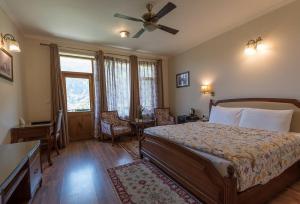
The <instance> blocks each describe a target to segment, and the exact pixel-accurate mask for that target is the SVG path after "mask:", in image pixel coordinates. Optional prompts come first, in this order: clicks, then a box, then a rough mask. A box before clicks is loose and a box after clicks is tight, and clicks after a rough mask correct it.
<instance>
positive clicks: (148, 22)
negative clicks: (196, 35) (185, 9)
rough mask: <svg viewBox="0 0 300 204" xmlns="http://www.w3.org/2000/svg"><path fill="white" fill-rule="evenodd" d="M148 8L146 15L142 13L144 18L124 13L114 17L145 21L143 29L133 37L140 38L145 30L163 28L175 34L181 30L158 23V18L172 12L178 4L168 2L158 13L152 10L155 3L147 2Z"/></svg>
mask: <svg viewBox="0 0 300 204" xmlns="http://www.w3.org/2000/svg"><path fill="white" fill-rule="evenodd" d="M146 8H147V10H148V12H147V13H145V14H144V15H142V19H140V18H134V17H130V16H126V15H123V14H119V13H116V14H115V15H114V17H117V18H123V19H126V20H130V21H137V22H142V23H143V27H144V28H142V29H141V30H139V31H138V32H137V33H136V34H135V35H134V36H133V38H139V37H140V36H141V35H142V34H143V33H144V32H145V31H149V32H151V31H154V30H156V29H157V28H158V29H161V30H163V31H166V32H168V33H171V34H173V35H175V34H176V33H178V31H179V30H176V29H174V28H170V27H168V26H164V25H161V24H158V23H157V22H158V20H159V19H161V18H162V17H164V16H165V15H167V14H168V13H169V12H171V11H172V10H173V9H175V8H176V5H175V4H173V3H171V2H169V3H167V4H166V5H165V6H164V7H163V8H162V9H161V10H160V11H159V12H158V13H157V14H155V13H153V12H152V8H153V5H152V4H150V3H149V4H147V5H146Z"/></svg>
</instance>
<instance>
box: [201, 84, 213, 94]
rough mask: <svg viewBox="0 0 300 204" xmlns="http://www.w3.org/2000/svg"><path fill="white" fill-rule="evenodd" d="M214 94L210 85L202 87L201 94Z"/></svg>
mask: <svg viewBox="0 0 300 204" xmlns="http://www.w3.org/2000/svg"><path fill="white" fill-rule="evenodd" d="M211 92H212V88H211V86H210V85H202V86H201V93H202V94H210V93H211Z"/></svg>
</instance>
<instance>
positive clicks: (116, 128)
mask: <svg viewBox="0 0 300 204" xmlns="http://www.w3.org/2000/svg"><path fill="white" fill-rule="evenodd" d="M113 130H114V134H115V135H120V134H126V133H130V132H131V128H130V127H127V126H114V127H113Z"/></svg>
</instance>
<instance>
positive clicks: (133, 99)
mask: <svg viewBox="0 0 300 204" xmlns="http://www.w3.org/2000/svg"><path fill="white" fill-rule="evenodd" d="M129 61H130V71H131V91H130V111H129V117H130V119H131V120H134V119H135V118H137V117H138V107H139V105H140V94H139V72H138V59H137V56H134V55H132V56H130V58H129Z"/></svg>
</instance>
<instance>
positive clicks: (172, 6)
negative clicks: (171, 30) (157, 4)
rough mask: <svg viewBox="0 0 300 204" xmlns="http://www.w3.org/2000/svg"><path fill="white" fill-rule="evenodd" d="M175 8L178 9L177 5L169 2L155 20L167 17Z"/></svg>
mask: <svg viewBox="0 0 300 204" xmlns="http://www.w3.org/2000/svg"><path fill="white" fill-rule="evenodd" d="M175 8H176V5H175V4H173V3H171V2H169V3H167V4H166V5H165V6H164V7H163V8H162V9H161V10H160V11H159V12H158V13H157V14H156V15H155V16H154V17H153V18H155V19H157V20H158V19H160V18H162V17H163V16H165V15H167V14H168V13H169V12H171V11H172V10H173V9H175Z"/></svg>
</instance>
